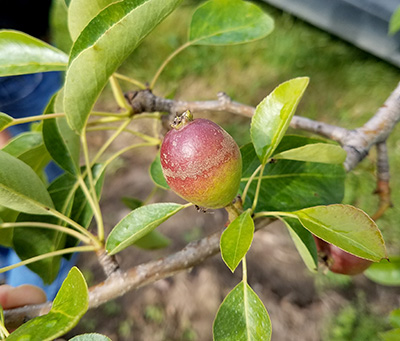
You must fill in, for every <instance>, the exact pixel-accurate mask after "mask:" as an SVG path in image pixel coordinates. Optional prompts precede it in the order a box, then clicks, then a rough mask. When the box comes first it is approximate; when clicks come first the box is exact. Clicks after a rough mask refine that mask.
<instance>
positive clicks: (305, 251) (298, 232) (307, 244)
mask: <svg viewBox="0 0 400 341" xmlns="http://www.w3.org/2000/svg"><path fill="white" fill-rule="evenodd" d="M283 222H284V223H285V225H286V227H287V228H288V231H289V234H290V237H291V238H292V240H293V243H294V245H295V246H296V249H297V251H298V252H299V254H300V256H301V258H302V259H303V262H304V264H305V265H306V266H307V268H308V269H309V270H310V271H312V272H315V271H317V269H318V253H317V246H316V245H315V241H314V238H313V236H312V234H311V233H310V232H308V231H307V230H306V229H305V228H304V227H303V226H302V225H301V224H300V223H299V221H298V220H297V219H293V218H285V219H284V220H283Z"/></svg>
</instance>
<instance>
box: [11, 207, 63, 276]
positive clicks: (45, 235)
mask: <svg viewBox="0 0 400 341" xmlns="http://www.w3.org/2000/svg"><path fill="white" fill-rule="evenodd" d="M44 218H45V219H43V216H39V215H31V214H24V213H22V214H20V215H19V216H18V219H17V221H18V222H46V223H51V224H60V222H59V220H58V219H57V218H55V217H52V216H47V217H44ZM61 225H64V224H61ZM65 240H66V234H65V233H61V232H57V231H54V230H50V229H40V228H32V227H18V228H15V229H14V235H13V248H14V251H15V252H16V253H17V255H18V257H19V258H20V259H21V260H26V259H30V258H33V257H36V256H39V255H42V254H45V253H48V252H52V251H56V250H61V249H63V248H64V246H65ZM61 258H62V256H56V257H48V258H45V259H42V260H40V261H38V262H34V263H31V264H28V265H27V267H28V268H29V269H31V270H32V271H33V272H35V273H36V274H38V275H39V276H40V278H41V279H42V280H43V283H45V284H51V283H52V282H53V281H54V280H55V278H56V277H57V275H58V272H59V270H60V265H61Z"/></svg>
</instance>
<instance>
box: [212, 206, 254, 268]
mask: <svg viewBox="0 0 400 341" xmlns="http://www.w3.org/2000/svg"><path fill="white" fill-rule="evenodd" d="M253 235H254V221H253V219H252V218H251V210H250V209H249V210H247V211H245V212H243V213H242V214H241V215H240V216H238V217H237V218H236V219H235V220H234V221H232V222H231V223H230V224H229V226H228V227H227V228H226V229H225V231H224V232H223V233H222V235H221V242H220V246H221V256H222V259H223V260H224V262H225V263H226V265H227V266H228V268H229V269H231V271H232V272H234V271H235V269H236V267H237V266H238V265H239V263H240V261H241V260H242V259H243V257H244V256H245V255H246V253H247V251H248V250H249V249H250V245H251V242H252V241H253Z"/></svg>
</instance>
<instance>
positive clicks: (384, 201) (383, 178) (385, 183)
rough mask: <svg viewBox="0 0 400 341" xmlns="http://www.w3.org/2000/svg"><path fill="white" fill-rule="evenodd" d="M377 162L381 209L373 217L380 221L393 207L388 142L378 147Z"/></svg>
mask: <svg viewBox="0 0 400 341" xmlns="http://www.w3.org/2000/svg"><path fill="white" fill-rule="evenodd" d="M376 150H377V161H376V172H377V174H376V178H377V182H376V190H375V193H376V194H378V196H379V207H378V209H377V211H376V212H375V214H374V215H373V216H372V219H373V220H377V219H379V218H380V217H381V216H382V215H383V214H384V213H385V212H386V210H387V209H388V208H389V207H391V206H392V202H391V200H390V186H389V180H390V172H389V157H388V153H387V146H386V142H380V143H378V144H377V145H376Z"/></svg>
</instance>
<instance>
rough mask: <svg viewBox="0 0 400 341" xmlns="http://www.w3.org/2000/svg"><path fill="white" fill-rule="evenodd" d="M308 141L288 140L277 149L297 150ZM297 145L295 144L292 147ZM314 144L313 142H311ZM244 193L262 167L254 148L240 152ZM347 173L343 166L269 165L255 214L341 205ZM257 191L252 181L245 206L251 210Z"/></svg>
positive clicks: (266, 168)
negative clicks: (293, 148) (257, 170)
mask: <svg viewBox="0 0 400 341" xmlns="http://www.w3.org/2000/svg"><path fill="white" fill-rule="evenodd" d="M308 140H309V139H307V138H300V137H286V136H285V138H284V139H283V140H282V143H281V145H282V146H281V145H280V146H279V147H278V149H280V150H283V149H284V148H291V147H292V146H293V145H294V146H298V145H300V144H301V143H303V142H307V141H308ZM292 142H294V143H292ZM311 142H313V140H312V141H311ZM241 153H242V162H243V175H242V182H241V184H240V188H241V191H243V189H244V187H245V185H246V183H247V180H248V179H249V177H250V176H251V175H252V173H253V172H254V170H255V169H256V168H257V167H258V166H259V165H260V160H259V159H258V157H257V155H256V153H255V151H254V148H253V146H252V145H251V144H247V145H245V146H243V147H242V148H241ZM345 176H346V173H345V170H344V168H343V166H342V165H338V164H324V163H315V162H301V161H291V160H277V161H276V162H275V163H269V164H267V165H266V167H265V170H264V174H263V180H262V182H261V188H260V195H259V199H258V204H257V207H256V210H255V212H260V211H295V210H299V209H302V208H305V207H310V206H317V205H328V204H335V203H340V202H341V201H342V200H343V195H344V181H345ZM255 191H256V181H253V182H252V184H251V186H250V188H249V191H248V193H247V198H246V202H245V208H248V207H251V204H252V200H253V198H254V195H255Z"/></svg>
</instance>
